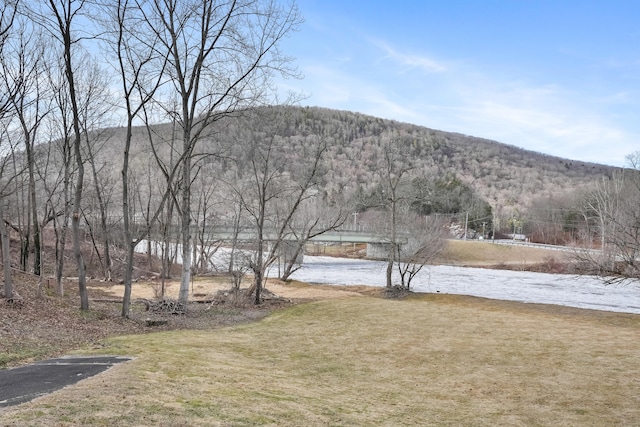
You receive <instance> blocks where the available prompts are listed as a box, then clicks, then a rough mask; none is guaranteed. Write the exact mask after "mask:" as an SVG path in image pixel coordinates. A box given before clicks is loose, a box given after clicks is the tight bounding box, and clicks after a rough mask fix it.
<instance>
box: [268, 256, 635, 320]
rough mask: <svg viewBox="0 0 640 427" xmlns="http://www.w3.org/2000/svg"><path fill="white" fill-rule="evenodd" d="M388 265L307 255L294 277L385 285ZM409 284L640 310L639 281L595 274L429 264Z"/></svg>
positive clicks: (514, 298) (419, 289)
mask: <svg viewBox="0 0 640 427" xmlns="http://www.w3.org/2000/svg"><path fill="white" fill-rule="evenodd" d="M385 269H386V263H385V262H382V261H367V260H356V259H345V258H330V257H322V256H305V258H304V264H303V265H302V268H301V269H300V270H298V271H297V272H295V273H294V274H293V276H292V277H291V278H292V279H296V280H300V281H304V282H309V283H324V284H337V285H369V286H381V287H382V286H384V285H385V283H386V282H385ZM273 273H275V272H273ZM272 275H274V274H272ZM394 283H399V280H396V281H394ZM411 288H412V290H413V291H415V292H430V293H435V292H440V293H447V294H461V295H473V296H478V297H485V298H493V299H502V300H510V301H521V302H528V303H543V304H557V305H566V306H571V307H579V308H588V309H594V310H606V311H618V312H625V313H640V286H639V284H638V283H636V282H634V283H627V284H623V285H605V284H604V283H603V282H602V281H600V280H599V279H597V278H596V277H592V276H573V275H564V274H546V273H531V272H523V271H507V270H488V269H481V268H468V267H452V266H431V267H425V268H423V269H422V271H421V272H420V273H419V274H418V276H416V277H415V278H414V279H413V282H412V286H411Z"/></svg>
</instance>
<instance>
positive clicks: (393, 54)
mask: <svg viewBox="0 0 640 427" xmlns="http://www.w3.org/2000/svg"><path fill="white" fill-rule="evenodd" d="M373 43H374V45H375V46H377V47H378V48H379V49H381V50H382V51H383V52H384V53H385V57H384V58H385V59H389V60H392V61H393V62H395V64H396V65H397V66H398V67H400V68H404V69H416V68H417V69H420V70H422V71H424V72H426V73H442V72H445V71H447V67H446V66H445V65H444V64H443V63H440V62H439V61H436V60H434V59H432V58H429V57H428V56H426V55H420V54H416V53H405V52H400V51H398V50H396V49H394V48H392V47H391V46H389V45H388V44H387V43H385V42H381V41H375V42H373Z"/></svg>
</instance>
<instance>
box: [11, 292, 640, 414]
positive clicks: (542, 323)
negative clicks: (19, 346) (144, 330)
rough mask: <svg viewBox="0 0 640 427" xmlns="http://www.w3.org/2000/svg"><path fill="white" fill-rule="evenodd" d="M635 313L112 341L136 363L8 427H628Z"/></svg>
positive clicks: (638, 364)
mask: <svg viewBox="0 0 640 427" xmlns="http://www.w3.org/2000/svg"><path fill="white" fill-rule="evenodd" d="M639 327H640V316H635V315H626V314H616V313H603V312H594V311H585V310H578V309H572V308H563V307H553V306H542V305H526V304H519V303H512V302H507V301H490V300H484V299H478V298H472V297H464V296H453V295H423V296H419V297H413V298H409V299H405V300H402V301H394V300H385V299H380V298H371V297H359V298H342V299H332V300H329V301H322V302H314V303H309V304H302V305H298V306H294V307H291V308H288V309H286V310H283V311H280V312H277V313H276V314H273V315H271V316H270V317H268V318H266V319H264V320H263V321H261V322H259V323H254V324H248V325H242V326H237V327H232V328H226V329H222V330H212V331H174V332H163V333H158V334H148V335H138V336H128V337H120V338H114V339H110V340H108V341H106V342H105V346H106V347H105V348H104V349H102V350H100V351H96V350H92V351H85V353H94V354H95V353H109V354H120V355H129V356H134V357H135V360H134V361H132V362H128V363H125V364H122V365H119V366H117V367H115V368H113V369H112V370H110V371H108V372H106V373H103V374H101V375H99V376H97V377H93V378H90V379H87V380H84V381H82V382H80V383H79V384H77V385H75V386H71V387H67V388H66V389H63V390H61V391H59V392H56V393H54V394H51V395H49V396H45V397H42V398H39V399H37V400H35V401H33V402H31V403H27V404H23V405H21V406H18V407H15V408H10V409H5V410H3V411H0V418H1V419H2V423H3V424H4V425H20V426H22V425H34V426H38V425H43V426H44V425H46V426H50V425H60V426H66V425H109V426H131V425H144V426H146V425H161V426H182V425H196V426H210V425H234V426H237V425H274V426H275V425H278V426H287V425H291V426H294V425H295V426H298V425H349V426H353V425H367V426H369V425H394V426H395V425H474V426H477V425H487V426H494V425H509V426H512V425H522V426H531V425H540V426H550V425H575V426H585V425H603V426H610V425H638V424H640V404H639V403H640V402H639V400H640V379H639V378H640V375H639V374H640V372H639V370H640V328H639Z"/></svg>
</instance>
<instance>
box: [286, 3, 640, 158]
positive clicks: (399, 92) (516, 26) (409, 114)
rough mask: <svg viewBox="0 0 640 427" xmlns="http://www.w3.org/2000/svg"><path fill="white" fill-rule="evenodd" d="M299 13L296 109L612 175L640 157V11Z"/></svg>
mask: <svg viewBox="0 0 640 427" xmlns="http://www.w3.org/2000/svg"><path fill="white" fill-rule="evenodd" d="M297 4H298V6H299V8H300V11H301V13H302V15H303V16H304V19H305V23H304V24H303V25H302V27H301V29H300V30H299V31H298V32H296V33H293V34H292V35H291V37H289V38H288V39H287V40H286V42H285V43H284V45H283V49H284V51H285V52H286V53H287V54H290V55H293V56H295V57H296V64H297V66H298V68H299V70H300V72H301V74H302V75H303V76H304V78H303V79H301V80H287V81H286V83H285V84H286V86H287V88H289V89H292V90H295V91H302V92H304V93H305V94H306V95H307V98H306V99H305V100H304V101H303V102H302V103H301V104H302V105H312V106H321V107H327V108H335V109H340V110H350V111H357V112H361V113H365V114H371V115H374V116H377V117H382V118H387V119H394V120H398V121H403V122H409V123H414V124H418V125H423V126H427V127H430V128H433V129H440V130H445V131H451V132H459V133H463V134H467V135H473V136H478V137H483V138H488V139H492V140H496V141H499V142H503V143H506V144H511V145H516V146H519V147H523V148H526V149H529V150H534V151H539V152H543V153H547V154H551V155H557V156H560V157H565V158H569V159H574V160H582V161H590V162H597V163H605V164H610V165H616V166H623V165H625V156H626V155H627V154H629V153H631V152H634V151H637V150H640V1H635V0H633V1H632V0H629V1H621V0H610V1H588V0H584V1H577V0H503V1H497V0H482V1H481V0H477V1H462V0H438V1H436V0H423V1H409V0H404V1H403V0H398V1H395V2H391V1H360V0H342V1H335V0H297Z"/></svg>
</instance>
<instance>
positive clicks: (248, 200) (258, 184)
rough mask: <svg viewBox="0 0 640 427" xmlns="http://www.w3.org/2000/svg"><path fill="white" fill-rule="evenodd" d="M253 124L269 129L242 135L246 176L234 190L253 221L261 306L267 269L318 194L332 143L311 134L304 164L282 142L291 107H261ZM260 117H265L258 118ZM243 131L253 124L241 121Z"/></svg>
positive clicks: (257, 297)
mask: <svg viewBox="0 0 640 427" xmlns="http://www.w3.org/2000/svg"><path fill="white" fill-rule="evenodd" d="M255 114H256V116H255V117H254V118H250V117H245V119H247V120H253V123H256V122H257V121H261V122H263V123H264V126H265V129H268V130H267V131H265V132H264V133H252V132H244V133H241V134H240V135H239V139H240V138H242V142H241V143H240V144H239V146H241V147H242V150H243V151H242V153H241V154H240V158H239V159H238V162H237V163H238V166H239V168H240V170H241V171H243V172H242V173H241V174H240V175H242V176H244V177H246V180H241V181H240V183H237V184H235V185H233V188H234V191H235V192H236V194H237V197H238V199H239V200H240V203H241V206H242V207H243V209H244V210H245V211H246V213H247V215H248V217H249V218H250V223H251V228H250V230H251V233H254V234H255V237H254V238H253V239H252V243H253V248H252V249H253V251H254V252H253V253H252V256H251V260H250V266H251V271H252V272H253V277H254V282H253V285H252V286H251V288H250V289H249V291H248V295H249V296H253V297H254V302H255V304H260V303H261V301H262V299H261V298H262V296H261V292H262V289H263V286H264V281H265V278H266V271H267V269H268V268H269V266H271V265H272V264H273V263H274V262H275V261H276V260H277V258H278V255H279V253H280V251H281V250H282V247H283V246H284V245H285V242H286V241H287V240H288V239H289V238H290V237H291V229H292V228H293V227H294V226H293V220H294V218H295V215H296V213H297V212H298V210H299V209H300V207H301V206H302V204H303V203H304V201H305V200H308V199H310V198H311V197H313V195H314V194H315V187H316V186H317V184H318V180H319V178H320V176H321V172H322V160H323V156H324V153H325V152H326V149H327V144H326V141H323V140H322V139H320V138H319V137H315V136H310V137H309V138H308V139H307V143H306V144H305V145H304V146H303V148H302V149H303V150H304V152H301V153H297V156H298V159H299V160H298V163H295V164H294V162H292V161H291V160H290V157H289V156H290V153H287V152H286V150H284V149H283V147H282V144H279V143H278V142H279V138H280V137H279V135H278V129H279V126H280V125H281V123H282V120H283V118H284V115H285V114H286V111H284V110H281V109H280V108H269V109H260V110H257V111H256V112H255ZM258 115H259V116H258ZM239 128H240V129H247V128H248V126H243V125H242V124H241V125H239Z"/></svg>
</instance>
